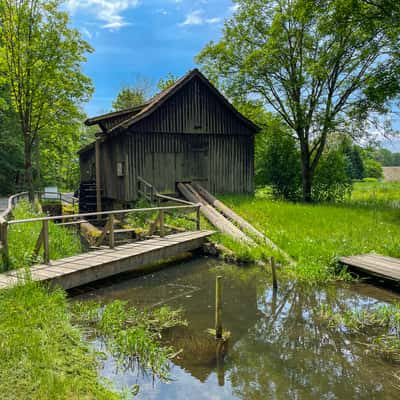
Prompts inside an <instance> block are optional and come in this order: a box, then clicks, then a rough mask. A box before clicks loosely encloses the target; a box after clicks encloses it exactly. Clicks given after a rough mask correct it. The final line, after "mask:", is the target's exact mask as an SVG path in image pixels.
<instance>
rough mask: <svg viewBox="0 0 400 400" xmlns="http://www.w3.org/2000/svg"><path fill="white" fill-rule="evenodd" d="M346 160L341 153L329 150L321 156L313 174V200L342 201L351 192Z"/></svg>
mask: <svg viewBox="0 0 400 400" xmlns="http://www.w3.org/2000/svg"><path fill="white" fill-rule="evenodd" d="M347 166H348V165H347V160H346V157H345V155H344V154H343V153H341V152H340V151H337V150H331V151H330V152H328V153H327V154H325V155H323V156H322V157H321V160H320V162H319V164H318V167H317V170H316V171H315V176H314V185H313V189H312V198H313V200H314V201H343V200H344V199H345V197H346V196H347V195H350V194H351V190H352V182H351V177H350V176H349V175H348V174H347Z"/></svg>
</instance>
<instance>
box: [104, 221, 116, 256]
mask: <svg viewBox="0 0 400 400" xmlns="http://www.w3.org/2000/svg"><path fill="white" fill-rule="evenodd" d="M108 225H109V235H110V236H109V244H110V249H113V248H114V247H115V235H114V214H111V215H110V217H109V219H108ZM106 229H107V227H106Z"/></svg>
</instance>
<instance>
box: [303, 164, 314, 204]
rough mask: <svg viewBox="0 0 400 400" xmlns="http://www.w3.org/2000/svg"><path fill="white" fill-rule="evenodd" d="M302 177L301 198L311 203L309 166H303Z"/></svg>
mask: <svg viewBox="0 0 400 400" xmlns="http://www.w3.org/2000/svg"><path fill="white" fill-rule="evenodd" d="M302 177H303V200H304V201H305V202H306V203H311V201H312V198H311V189H312V173H311V170H310V168H309V167H308V168H304V166H303V171H302Z"/></svg>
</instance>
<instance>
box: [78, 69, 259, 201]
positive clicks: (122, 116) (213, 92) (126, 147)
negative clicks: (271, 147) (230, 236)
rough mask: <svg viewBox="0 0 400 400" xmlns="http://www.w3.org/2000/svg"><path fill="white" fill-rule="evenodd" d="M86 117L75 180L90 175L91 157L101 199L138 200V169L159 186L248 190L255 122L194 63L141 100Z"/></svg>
mask: <svg viewBox="0 0 400 400" xmlns="http://www.w3.org/2000/svg"><path fill="white" fill-rule="evenodd" d="M86 124H87V125H89V126H91V125H98V127H99V128H100V130H101V131H100V132H99V133H98V134H97V140H96V143H92V144H90V145H88V146H86V147H84V148H82V149H81V150H80V152H79V156H80V168H81V182H82V183H85V182H88V183H90V182H92V183H93V182H95V180H96V160H97V168H98V171H97V174H98V175H97V176H98V177H99V178H100V181H101V182H100V185H99V186H100V187H101V189H102V197H103V198H104V199H108V200H111V201H114V202H115V201H116V202H120V203H130V202H132V201H135V200H137V198H138V177H142V178H143V179H145V180H146V181H148V182H149V183H151V184H152V185H154V187H155V188H156V189H157V190H158V191H159V192H164V193H175V192H176V185H177V183H178V182H198V183H200V184H201V185H202V186H204V187H205V188H206V189H208V190H209V191H211V192H213V193H251V192H252V191H253V175H254V135H255V134H256V132H257V131H258V130H259V128H258V127H257V126H256V125H255V124H254V123H252V122H251V121H250V120H249V119H247V118H246V117H244V116H243V115H242V114H240V113H239V112H238V111H237V110H236V109H235V108H234V107H233V106H232V105H231V104H230V103H229V102H228V100H227V99H226V98H225V97H224V96H223V95H222V94H221V93H220V92H219V91H218V90H217V89H216V88H215V87H214V86H213V85H212V84H211V83H210V82H209V81H208V80H207V79H206V78H205V76H204V75H203V74H202V73H201V72H200V71H199V70H197V69H195V70H192V71H190V72H189V73H188V74H186V75H185V76H184V77H182V78H181V79H179V80H178V81H177V82H176V83H175V84H174V85H173V86H171V87H170V88H168V89H166V90H164V91H162V92H161V93H159V94H158V95H156V96H155V97H153V98H152V99H151V100H150V101H148V102H146V103H145V104H143V105H141V106H138V107H133V108H130V109H127V110H123V111H118V112H113V113H109V114H105V115H100V116H98V117H94V118H90V119H88V120H87V121H86ZM96 151H97V156H96Z"/></svg>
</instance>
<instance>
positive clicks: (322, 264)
mask: <svg viewBox="0 0 400 400" xmlns="http://www.w3.org/2000/svg"><path fill="white" fill-rule="evenodd" d="M222 200H223V201H224V202H226V203H227V204H228V205H229V206H231V207H233V208H234V209H235V210H236V211H237V212H238V213H239V214H240V215H242V216H243V217H245V218H247V219H248V220H249V221H250V222H251V223H252V224H254V226H255V227H256V228H258V229H260V230H261V231H263V232H265V234H266V235H267V236H268V237H269V238H271V239H272V240H273V241H274V242H275V243H277V244H278V245H279V246H280V247H281V248H282V249H283V250H285V251H286V252H287V253H288V254H289V255H290V256H292V257H293V258H294V259H295V260H296V261H297V262H298V264H297V267H296V270H295V273H296V275H297V276H298V277H300V278H304V279H305V280H307V281H312V282H316V281H327V280H330V279H332V278H337V276H335V274H336V273H337V272H338V270H337V259H338V257H340V256H345V255H353V254H362V253H369V252H376V253H380V254H384V255H388V256H393V257H400V206H399V200H400V184H393V183H390V184H389V183H357V184H356V185H355V190H354V192H353V195H352V198H351V199H349V200H348V201H347V202H345V203H343V204H318V205H306V204H300V203H297V204H296V203H289V202H285V201H273V200H271V199H269V198H268V196H265V195H262V194H259V195H256V196H255V197H246V196H223V197H222ZM257 251H258V252H259V250H257Z"/></svg>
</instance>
